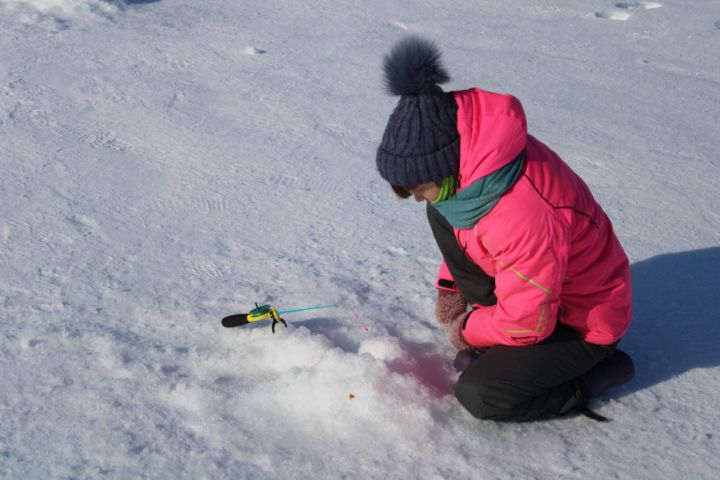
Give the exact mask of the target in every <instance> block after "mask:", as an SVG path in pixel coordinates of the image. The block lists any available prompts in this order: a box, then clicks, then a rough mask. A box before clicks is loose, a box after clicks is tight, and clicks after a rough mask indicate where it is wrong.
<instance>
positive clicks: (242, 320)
mask: <svg viewBox="0 0 720 480" xmlns="http://www.w3.org/2000/svg"><path fill="white" fill-rule="evenodd" d="M339 306H340V305H335V304H332V305H315V306H313V307H303V308H293V309H291V310H283V311H281V312H278V311H277V309H276V308H275V307H273V306H272V305H269V304H268V305H258V304H257V302H256V303H255V308H253V309H252V310H250V312H248V313H237V314H235V315H230V316H227V317H225V318H223V319H222V326H223V327H227V328H233V327H242V326H243V325H248V324H250V323H255V322H261V321H263V320H268V319H271V320H272V327H271V328H272V332H273V333H275V325H277V324H278V323H282V324H283V325H285V327H286V328H287V322H285V319H283V318H282V317H281V316H280V315H286V314H288V313H297V312H305V311H308V310H319V309H321V308H338V307H339Z"/></svg>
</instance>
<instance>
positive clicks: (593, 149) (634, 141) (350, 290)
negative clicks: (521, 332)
mask: <svg viewBox="0 0 720 480" xmlns="http://www.w3.org/2000/svg"><path fill="white" fill-rule="evenodd" d="M399 3H400V2H398V3H397V4H396V3H395V2H385V1H381V0H369V1H366V2H354V1H320V0H317V1H311V2H303V3H302V5H301V4H299V3H292V2H281V1H279V0H266V1H264V2H237V1H233V0H213V1H210V0H208V1H202V2H198V1H193V0H155V1H153V0H135V1H129V0H127V1H125V2H118V1H116V2H109V1H102V0H0V167H2V175H0V307H1V310H0V478H2V479H48V478H53V479H54V478H77V479H84V478H174V479H175V478H177V479H185V478H187V479H197V478H212V479H220V478H232V479H237V478H251V479H258V478H403V479H405V478H423V479H426V478H427V479H429V478H438V479H439V478H468V479H469V478H548V479H549V478H552V479H557V478H583V479H585V478H598V479H600V478H602V479H606V478H627V479H658V478H668V479H675V478H681V477H682V478H692V479H700V478H708V479H709V478H716V477H715V475H716V472H717V471H718V469H720V460H719V459H718V455H717V452H718V451H720V432H719V430H720V354H719V353H718V352H720V349H719V348H718V339H720V323H718V321H717V320H718V314H717V309H716V306H715V305H716V302H717V300H718V297H719V296H720V287H719V286H718V281H717V276H718V273H717V272H718V271H720V195H718V191H719V190H718V189H719V187H720V185H719V184H720V165H719V163H718V153H717V152H718V151H719V150H720V140H719V139H718V138H719V136H718V125H719V124H720V57H718V53H717V52H718V51H720V2H718V1H717V0H713V1H704V2H697V1H690V0H678V1H667V2H663V3H662V4H660V3H654V2H619V3H617V2H613V1H610V0H593V1H592V2H577V1H570V0H559V1H553V2H539V1H538V2H535V1H533V2H527V1H519V0H513V1H504V2H495V1H489V0H486V1H477V2H463V1H453V2H445V1H440V0H425V1H422V2H402V3H403V4H402V5H400V4H399ZM407 33H416V34H421V35H425V36H427V37H430V38H433V39H435V40H436V41H437V42H438V43H439V44H440V46H441V47H442V48H443V50H444V52H445V53H444V59H445V63H446V65H447V67H448V69H449V71H450V73H451V75H452V76H453V78H454V81H453V83H452V84H450V85H449V87H450V88H453V89H458V88H466V87H471V86H480V87H483V88H486V89H490V90H495V91H503V92H510V93H513V94H515V95H516V96H518V97H519V98H520V99H521V100H522V101H523V102H524V105H525V108H526V111H527V114H528V117H529V124H530V131H531V133H533V134H535V135H536V136H537V137H539V138H540V139H542V140H543V141H545V142H546V143H548V144H549V145H550V146H551V147H552V148H554V149H555V150H556V151H558V152H559V153H560V154H561V155H562V156H563V157H564V158H565V159H566V160H567V161H568V162H569V163H570V164H571V165H572V166H573V168H575V169H576V170H577V171H578V172H579V173H580V174H581V175H582V176H583V177H584V178H585V179H586V180H587V182H588V183H589V184H590V186H591V188H592V189H593V191H594V193H595V195H596V197H597V198H598V199H599V200H600V202H601V203H602V204H603V206H604V207H605V209H606V211H607V212H608V213H609V215H610V217H611V218H612V219H613V221H614V224H615V227H616V230H617V232H618V235H619V237H620V239H621V241H622V242H623V244H624V245H625V247H626V250H627V252H628V254H629V256H630V257H631V261H632V262H633V275H634V279H635V290H636V294H635V312H636V314H635V320H634V324H633V327H632V329H631V331H630V333H629V334H628V337H627V338H626V340H625V341H624V342H623V345H624V347H623V348H624V349H626V350H627V351H628V352H630V353H631V354H632V355H633V356H634V358H635V359H636V366H637V370H638V375H637V379H636V381H634V383H632V384H631V385H629V386H627V387H623V388H619V389H616V390H615V391H612V392H609V393H608V394H607V395H605V396H603V397H602V398H601V399H600V400H599V401H597V402H596V403H595V407H596V408H597V410H598V412H599V413H601V414H603V415H606V416H609V417H611V418H612V419H613V421H612V422H610V423H606V424H598V423H595V422H592V421H590V420H588V419H586V418H584V417H573V418H566V419H560V420H553V421H546V422H538V423H532V424H520V425H518V424H498V423H493V422H479V421H477V420H475V419H473V418H472V417H471V416H470V415H469V414H468V413H466V412H465V411H464V410H463V409H462V408H461V407H460V406H459V405H458V404H457V402H456V401H455V400H454V399H453V397H452V395H451V394H450V391H451V386H452V382H453V374H452V373H451V368H450V362H451V359H452V352H451V348H450V346H449V344H448V343H447V341H446V340H445V338H444V336H443V334H442V332H441V331H440V330H439V329H438V328H437V327H435V325H434V321H433V318H432V317H433V302H434V292H433V289H432V282H433V278H434V274H435V271H436V267H437V263H438V252H437V251H436V247H435V245H434V242H433V240H432V237H431V234H430V232H429V228H428V227H427V226H426V224H425V220H424V210H423V207H422V206H421V205H418V204H415V203H412V202H401V201H397V200H395V199H394V198H393V196H392V193H391V192H390V191H389V189H388V188H387V187H386V186H385V185H384V184H383V182H382V181H381V179H380V178H379V176H378V175H377V174H376V172H375V170H374V154H375V148H376V145H377V142H378V141H379V138H380V135H381V133H382V130H383V128H384V126H385V122H386V120H387V117H388V115H389V113H390V111H391V110H392V108H393V105H394V103H395V99H393V98H391V97H388V96H386V95H385V94H384V93H383V91H382V87H381V77H380V68H379V64H380V59H381V57H382V55H383V54H384V53H385V52H386V51H387V50H388V49H389V47H390V46H391V45H392V44H393V42H394V41H396V40H397V39H399V38H401V37H402V36H403V35H404V34H407ZM255 301H258V302H271V303H273V304H274V305H276V306H277V307H279V308H280V309H285V308H294V307H303V306H309V305H314V304H320V303H338V304H340V305H341V306H342V307H341V308H339V309H334V310H321V311H317V312H314V313H313V312H307V313H300V314H296V315H293V316H290V315H288V317H287V318H288V320H289V321H290V327H289V328H288V329H284V328H282V327H281V331H279V332H278V334H276V335H274V336H273V335H272V334H271V333H270V329H269V327H268V326H267V324H264V325H261V326H258V327H254V328H245V329H235V330H224V329H222V327H220V324H219V320H220V318H222V317H223V316H224V315H227V314H230V313H234V312H238V311H244V310H247V309H248V308H250V307H251V306H252V304H253V302H255ZM713 472H715V473H713Z"/></svg>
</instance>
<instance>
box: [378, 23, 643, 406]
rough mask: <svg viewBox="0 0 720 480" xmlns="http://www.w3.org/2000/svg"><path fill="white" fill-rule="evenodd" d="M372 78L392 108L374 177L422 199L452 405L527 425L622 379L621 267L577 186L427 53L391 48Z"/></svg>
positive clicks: (624, 318)
mask: <svg viewBox="0 0 720 480" xmlns="http://www.w3.org/2000/svg"><path fill="white" fill-rule="evenodd" d="M383 69H384V72H385V80H386V86H387V88H388V91H389V92H390V93H392V94H393V95H399V96H400V100H399V101H398V104H397V106H396V108H395V110H394V111H393V113H392V114H391V116H390V119H389V121H388V124H387V127H386V129H385V133H384V135H383V138H382V141H381V143H380V146H379V147H378V151H377V162H376V163H377V168H378V171H379V173H380V175H381V176H382V177H383V178H384V179H385V180H386V181H387V182H388V183H389V184H390V185H391V186H392V188H393V190H394V191H395V193H397V194H398V195H399V196H400V197H403V198H407V197H409V196H411V195H412V196H414V197H415V200H417V201H426V202H427V215H428V220H429V222H430V226H431V229H432V232H433V235H434V237H435V240H436V242H437V244H438V247H439V248H440V251H441V253H442V256H443V262H442V264H441V266H440V271H439V274H438V278H437V283H436V288H437V289H438V299H437V308H436V313H437V319H438V321H439V322H440V324H441V325H442V326H443V327H444V328H445V330H446V331H447V332H448V333H449V335H450V341H451V342H452V344H453V346H454V347H455V348H456V349H458V350H459V351H460V353H459V354H458V357H457V358H456V366H458V367H459V368H461V369H462V370H463V371H462V373H461V374H460V377H459V379H458V381H457V383H456V384H455V388H454V390H455V396H456V397H457V399H458V400H459V401H460V403H461V404H462V405H463V406H464V407H465V408H466V409H467V410H468V411H469V412H470V413H471V414H472V415H474V416H475V417H478V418H486V419H496V420H533V419H537V418H540V417H543V416H547V415H549V414H554V415H562V414H565V413H567V412H570V411H572V410H578V409H579V410H582V409H585V406H586V405H587V403H588V402H589V400H590V399H591V398H593V397H595V396H597V395H598V394H599V393H600V392H602V391H604V390H605V389H607V388H609V387H611V386H614V385H620V384H623V383H626V382H628V381H630V380H631V379H632V377H633V375H634V367H633V362H632V360H631V359H630V357H629V356H628V355H627V354H625V353H624V352H622V351H620V350H617V349H616V345H617V343H618V341H619V340H620V338H622V336H623V335H624V334H625V332H626V331H627V329H628V326H629V324H630V317H631V301H632V300H631V284H630V267H629V263H628V259H627V256H626V255H625V252H624V251H623V248H622V246H621V245H620V242H619V241H618V239H617V237H616V236H615V233H614V232H613V228H612V224H611V223H610V220H609V219H608V217H607V215H606V214H605V212H604V211H603V210H602V208H601V207H600V205H599V204H598V203H597V202H596V201H595V199H594V198H593V196H592V194H591V193H590V190H589V189H588V187H587V185H586V184H585V183H584V182H583V181H582V179H580V177H579V176H578V175H577V174H576V173H574V172H573V171H572V170H571V169H570V167H569V166H568V165H567V164H565V163H564V162H563V161H562V160H561V159H560V158H559V157H558V156H557V154H555V153H554V152H553V151H552V150H550V149H549V148H548V147H547V146H545V145H544V144H543V143H541V142H540V141H538V140H537V139H535V138H534V137H532V136H531V135H529V134H528V133H527V124H526V121H525V113H524V112H523V108H522V105H521V104H520V102H519V101H518V100H517V99H516V98H514V97H512V96H510V95H500V94H497V93H492V92H488V91H484V90H480V89H477V88H475V89H470V90H463V91H456V92H444V91H443V90H442V89H441V88H440V87H439V84H442V83H445V82H446V81H448V80H449V77H448V75H447V73H446V71H445V69H444V67H443V66H442V65H441V63H440V52H439V50H438V49H437V47H436V46H435V45H434V44H433V43H432V42H429V41H427V40H424V39H422V38H417V37H410V38H407V39H405V40H402V41H401V42H399V43H398V44H397V45H396V46H395V47H394V48H393V49H392V51H391V52H390V54H389V55H387V56H386V57H385V59H384V65H383ZM468 304H469V305H470V306H471V310H470V311H468V310H467V305H468Z"/></svg>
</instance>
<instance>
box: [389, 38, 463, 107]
mask: <svg viewBox="0 0 720 480" xmlns="http://www.w3.org/2000/svg"><path fill="white" fill-rule="evenodd" d="M383 71H384V72H385V87H386V88H387V91H388V92H389V93H390V94H392V95H418V94H419V93H421V92H422V91H423V90H425V89H426V88H428V87H431V86H433V85H438V84H441V83H445V82H447V81H448V80H450V76H449V75H448V73H447V72H446V71H445V68H444V67H443V66H442V63H441V62H440V49H439V48H438V47H437V45H435V44H434V43H433V42H431V41H430V40H426V39H424V38H421V37H415V36H413V37H407V38H405V39H403V40H401V41H399V42H398V43H397V44H396V45H395V46H394V47H393V49H392V50H391V51H390V53H389V54H387V55H385V58H384V62H383Z"/></svg>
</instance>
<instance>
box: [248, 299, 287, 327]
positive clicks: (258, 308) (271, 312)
mask: <svg viewBox="0 0 720 480" xmlns="http://www.w3.org/2000/svg"><path fill="white" fill-rule="evenodd" d="M267 319H272V327H271V329H272V332H273V333H275V325H277V324H278V323H282V324H283V325H285V328H287V322H285V320H284V319H283V318H282V317H281V316H280V314H279V313H278V311H277V309H276V308H275V307H272V306H271V305H258V304H257V302H255V308H253V309H252V310H250V313H248V315H247V321H248V322H249V323H252V322H260V321H262V320H267Z"/></svg>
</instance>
